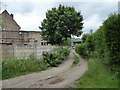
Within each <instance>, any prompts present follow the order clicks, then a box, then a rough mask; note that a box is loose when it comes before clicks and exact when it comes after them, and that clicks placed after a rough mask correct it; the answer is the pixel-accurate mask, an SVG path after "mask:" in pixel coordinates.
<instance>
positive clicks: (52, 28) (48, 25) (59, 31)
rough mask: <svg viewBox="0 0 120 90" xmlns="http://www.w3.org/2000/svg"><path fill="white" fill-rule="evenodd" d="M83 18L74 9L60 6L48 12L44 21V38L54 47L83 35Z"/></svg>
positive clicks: (42, 24)
mask: <svg viewBox="0 0 120 90" xmlns="http://www.w3.org/2000/svg"><path fill="white" fill-rule="evenodd" d="M82 21H83V17H82V15H81V13H80V12H77V11H76V10H75V8H74V7H68V6H63V5H59V7H58V8H52V10H48V11H47V12H46V18H45V19H44V20H43V21H42V23H41V27H39V28H40V29H41V30H42V37H43V39H44V40H47V41H48V43H50V44H52V45H55V44H57V45H61V44H62V42H64V41H66V40H67V38H71V35H77V36H79V35H81V34H82V31H81V30H82V28H83V22H82Z"/></svg>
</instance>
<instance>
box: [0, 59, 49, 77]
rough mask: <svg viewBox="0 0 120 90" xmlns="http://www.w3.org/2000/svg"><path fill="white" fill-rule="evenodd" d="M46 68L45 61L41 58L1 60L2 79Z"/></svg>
mask: <svg viewBox="0 0 120 90" xmlns="http://www.w3.org/2000/svg"><path fill="white" fill-rule="evenodd" d="M47 68H48V65H47V63H44V62H43V61H42V60H31V59H28V60H25V59H21V60H16V59H12V60H3V62H2V79H8V78H12V77H15V76H19V75H24V74H28V73H31V72H37V71H43V70H46V69H47Z"/></svg>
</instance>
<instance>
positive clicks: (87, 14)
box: [2, 0, 119, 32]
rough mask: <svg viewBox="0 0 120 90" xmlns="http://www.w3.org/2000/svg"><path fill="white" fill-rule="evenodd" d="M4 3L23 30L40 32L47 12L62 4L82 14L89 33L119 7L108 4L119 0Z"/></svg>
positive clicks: (6, 0) (5, 0) (10, 0)
mask: <svg viewBox="0 0 120 90" xmlns="http://www.w3.org/2000/svg"><path fill="white" fill-rule="evenodd" d="M2 1H3V8H5V7H4V5H5V3H6V4H7V7H6V8H7V10H8V12H10V13H13V14H14V18H15V20H16V22H17V23H18V24H19V25H20V26H21V29H22V30H39V28H38V27H39V26H40V23H41V21H42V20H43V19H44V18H45V13H46V11H47V10H49V9H51V8H52V7H55V6H58V5H59V4H60V3H62V4H66V5H69V6H74V7H75V9H76V10H78V11H81V12H82V15H83V18H84V19H85V20H84V22H85V24H84V29H83V30H84V31H85V32H89V30H90V29H93V30H94V31H95V30H96V29H97V28H98V27H99V26H100V25H101V22H102V20H104V19H106V17H107V15H108V14H110V13H111V12H113V11H115V10H116V8H117V5H116V4H115V3H107V2H118V1H119V0H100V1H98V0H86V1H85V0H74V1H73V0H57V3H56V0H42V1H41V0H2ZM28 2H30V3H28ZM65 2H66V3H65ZM69 2H70V3H69ZM75 2H77V3H75ZM81 2H83V3H81ZM90 2H95V3H90ZM100 2H102V3H100ZM115 5H116V6H115ZM2 10H3V9H2Z"/></svg>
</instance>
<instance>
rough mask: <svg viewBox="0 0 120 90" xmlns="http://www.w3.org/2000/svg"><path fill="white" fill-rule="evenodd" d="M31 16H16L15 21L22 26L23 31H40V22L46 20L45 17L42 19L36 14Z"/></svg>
mask: <svg viewBox="0 0 120 90" xmlns="http://www.w3.org/2000/svg"><path fill="white" fill-rule="evenodd" d="M32 13H33V14H29V15H25V16H23V15H21V14H16V15H15V16H14V19H15V20H16V21H17V23H18V24H19V25H20V26H21V30H29V31H39V28H38V27H39V26H40V22H41V21H42V20H43V19H44V17H40V16H38V15H36V14H35V13H34V12H32Z"/></svg>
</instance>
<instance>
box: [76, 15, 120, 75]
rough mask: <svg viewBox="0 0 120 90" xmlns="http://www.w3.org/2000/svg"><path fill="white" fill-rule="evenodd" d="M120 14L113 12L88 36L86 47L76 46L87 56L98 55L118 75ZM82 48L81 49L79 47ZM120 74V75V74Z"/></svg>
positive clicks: (80, 52) (81, 53) (77, 49)
mask: <svg viewBox="0 0 120 90" xmlns="http://www.w3.org/2000/svg"><path fill="white" fill-rule="evenodd" d="M119 24H120V15H117V14H111V15H110V16H109V17H108V19H107V20H105V21H104V23H103V25H102V26H101V27H100V28H99V29H98V30H97V31H96V32H95V33H93V34H91V35H89V36H88V37H87V40H86V42H85V44H86V49H84V48H83V47H82V48H81V46H79V47H78V46H77V47H76V52H77V53H79V54H80V55H83V53H84V52H87V53H86V54H87V56H88V57H89V58H91V57H97V58H99V59H100V60H101V62H103V63H104V64H105V65H107V66H108V67H109V68H110V69H111V70H112V71H113V72H115V73H116V75H118V74H120V67H119V66H120V25H119ZM79 48H81V49H82V50H81V49H79ZM118 76H120V75H118Z"/></svg>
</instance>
